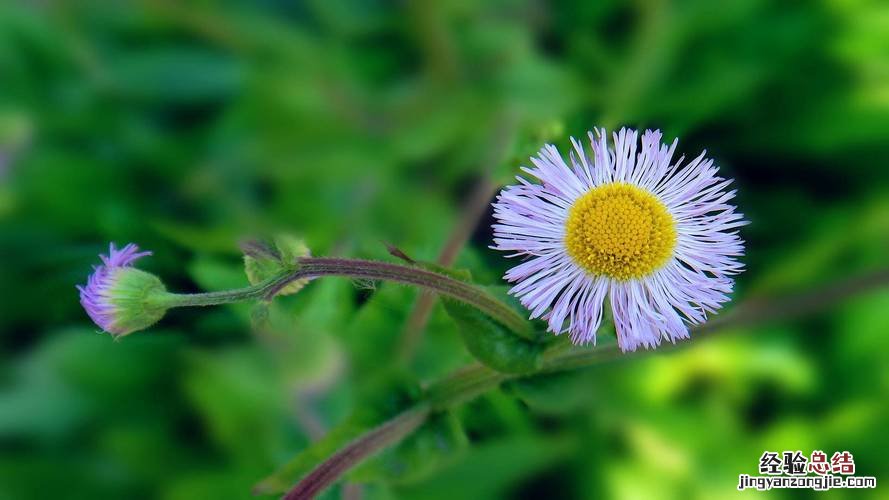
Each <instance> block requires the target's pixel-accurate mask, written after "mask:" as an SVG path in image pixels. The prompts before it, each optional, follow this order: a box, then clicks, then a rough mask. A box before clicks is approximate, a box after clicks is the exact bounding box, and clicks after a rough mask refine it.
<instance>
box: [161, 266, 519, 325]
mask: <svg viewBox="0 0 889 500" xmlns="http://www.w3.org/2000/svg"><path fill="white" fill-rule="evenodd" d="M298 266H299V267H297V268H296V269H294V270H293V271H290V272H288V273H285V274H281V275H279V276H275V277H273V278H271V279H269V280H267V281H264V282H262V283H259V284H257V285H254V286H249V287H245V288H239V289H236V290H226V291H221V292H209V293H195V294H169V295H168V296H167V298H166V299H165V302H166V304H165V305H167V306H168V307H191V306H209V305H218V304H228V303H232V302H241V301H244V300H250V299H259V298H266V299H270V298H272V297H274V296H275V294H276V293H278V292H279V291H280V290H281V289H282V288H284V287H286V286H287V285H288V284H289V283H291V282H293V281H296V280H299V279H304V278H318V277H322V276H342V277H346V278H353V279H369V280H385V281H394V282H396V283H402V284H405V285H413V286H417V287H420V288H423V289H426V290H430V291H433V292H436V293H440V294H443V295H447V296H449V297H452V298H454V299H457V300H459V301H461V302H465V303H466V304H469V305H471V306H473V307H475V308H477V309H479V310H480V311H482V312H484V313H485V314H487V315H488V316H490V317H491V318H493V319H495V320H497V321H499V322H500V323H502V324H503V325H504V326H506V327H507V328H509V329H510V330H512V331H513V332H515V333H516V334H518V335H520V336H522V337H525V338H528V339H530V338H532V335H533V332H532V331H531V325H530V324H529V322H528V321H526V320H525V318H523V317H522V316H521V315H519V314H518V313H517V312H516V311H515V310H513V309H512V308H510V307H509V306H507V305H506V304H504V303H503V302H501V301H499V300H497V299H496V298H495V297H494V296H493V295H491V294H490V293H488V292H487V291H485V290H483V289H481V288H479V287H477V286H475V285H472V284H469V283H466V282H463V281H460V280H457V279H454V278H451V277H449V276H445V275H443V274H439V273H436V272H433V271H428V270H426V269H423V268H420V267H415V266H408V265H403V264H392V263H388V262H377V261H371V260H360V259H337V258H316V257H312V258H304V259H300V260H299V261H298Z"/></svg>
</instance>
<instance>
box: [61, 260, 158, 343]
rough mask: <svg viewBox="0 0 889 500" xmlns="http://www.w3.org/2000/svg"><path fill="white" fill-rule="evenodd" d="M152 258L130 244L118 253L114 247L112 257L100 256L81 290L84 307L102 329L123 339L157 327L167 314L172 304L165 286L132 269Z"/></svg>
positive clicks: (152, 277) (155, 278)
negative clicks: (140, 262)
mask: <svg viewBox="0 0 889 500" xmlns="http://www.w3.org/2000/svg"><path fill="white" fill-rule="evenodd" d="M146 255H151V252H139V247H137V246H136V245H135V244H133V243H130V244H128V245H126V246H125V247H123V248H122V249H120V250H118V249H117V248H115V247H114V243H112V244H111V245H110V246H109V251H108V255H100V256H99V257H100V258H101V259H102V264H101V265H99V266H95V267H94V270H93V273H92V274H91V275H90V277H89V279H88V280H87V283H86V285H85V286H78V287H77V289H78V290H79V291H80V303H81V305H83V308H84V309H85V310H86V313H87V314H88V315H89V317H90V318H91V319H92V320H93V322H95V323H96V324H97V325H98V326H99V327H100V328H102V329H103V330H105V331H106V332H108V333H111V334H112V335H114V336H117V337H121V336H124V335H128V334H130V333H132V332H135V331H138V330H143V329H145V328H148V327H149V326H151V325H153V324H155V323H157V322H158V321H159V320H160V319H161V318H162V317H163V316H164V314H165V313H166V312H167V308H168V305H169V302H168V301H167V300H165V299H166V298H168V296H169V294H168V293H167V290H166V288H165V287H164V284H163V283H162V282H161V280H160V279H158V277H157V276H155V275H153V274H151V273H147V272H145V271H142V270H139V269H136V268H134V267H132V264H133V262H135V261H136V260H138V259H140V258H142V257H145V256H146Z"/></svg>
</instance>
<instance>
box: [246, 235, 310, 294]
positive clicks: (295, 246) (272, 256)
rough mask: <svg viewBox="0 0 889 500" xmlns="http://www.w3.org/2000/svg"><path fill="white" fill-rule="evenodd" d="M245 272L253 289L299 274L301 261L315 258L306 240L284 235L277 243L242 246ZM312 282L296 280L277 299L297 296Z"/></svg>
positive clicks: (249, 243) (256, 243)
mask: <svg viewBox="0 0 889 500" xmlns="http://www.w3.org/2000/svg"><path fill="white" fill-rule="evenodd" d="M242 250H243V251H244V271H245V272H246V273H247V280H248V281H249V282H250V284H251V285H256V284H258V283H261V282H263V281H266V280H268V279H271V278H274V277H275V276H278V275H280V274H283V273H287V272H290V271H293V270H295V269H296V268H297V267H298V266H299V259H301V258H302V257H308V256H309V255H311V253H310V251H309V247H307V246H306V244H305V242H303V240H301V239H299V238H297V237H295V236H293V235H289V234H280V235H278V236H276V237H275V238H274V243H273V244H269V243H266V242H259V241H250V242H247V243H245V244H243V245H242ZM308 282H309V279H308V278H303V279H298V280H294V281H292V282H290V283H288V284H287V286H285V287H284V288H282V289H281V290H280V291H279V292H278V293H277V295H291V294H294V293H296V292H298V291H300V289H302V287H304V286H305V285H306V283H308Z"/></svg>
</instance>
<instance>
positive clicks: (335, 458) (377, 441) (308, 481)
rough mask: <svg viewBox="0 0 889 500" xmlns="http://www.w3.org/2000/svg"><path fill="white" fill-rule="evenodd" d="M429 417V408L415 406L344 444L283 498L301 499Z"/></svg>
mask: <svg viewBox="0 0 889 500" xmlns="http://www.w3.org/2000/svg"><path fill="white" fill-rule="evenodd" d="M428 416H429V407H428V406H426V405H419V406H415V407H414V408H412V409H410V410H407V411H405V412H403V413H401V414H399V415H398V416H396V417H395V418H393V419H391V420H389V421H388V422H386V423H384V424H382V425H380V426H379V427H376V428H374V429H372V430H371V431H369V432H368V433H367V434H364V435H363V436H361V437H360V438H358V439H356V440H355V441H352V442H351V443H349V444H347V445H346V446H345V447H344V448H342V449H341V450H340V451H338V452H336V453H334V454H333V455H332V456H331V457H330V458H328V459H327V460H325V461H324V462H322V463H321V465H319V466H318V467H315V469H314V470H313V471H312V472H310V473H309V474H308V475H307V476H306V477H304V478H303V479H302V480H301V481H300V482H299V483H297V484H296V486H294V487H293V489H291V490H290V491H288V492H287V494H286V495H285V496H284V500H305V499H308V498H314V497H315V495H317V494H318V493H320V492H321V491H322V490H324V489H325V488H327V487H328V486H330V485H331V484H333V483H334V482H335V481H336V480H337V479H338V478H339V477H340V476H341V475H342V474H343V473H344V472H346V471H347V470H349V469H351V468H352V467H353V466H355V465H357V464H358V463H359V462H361V461H362V460H364V459H365V458H367V457H368V456H370V455H372V454H374V453H375V452H377V451H380V450H382V449H383V448H386V447H388V446H390V445H392V444H395V443H397V442H398V441H401V440H402V439H403V438H404V437H405V436H407V435H409V434H410V433H412V432H414V431H415V430H416V429H417V428H418V427H420V426H421V425H423V422H425V421H426V418H427V417H428Z"/></svg>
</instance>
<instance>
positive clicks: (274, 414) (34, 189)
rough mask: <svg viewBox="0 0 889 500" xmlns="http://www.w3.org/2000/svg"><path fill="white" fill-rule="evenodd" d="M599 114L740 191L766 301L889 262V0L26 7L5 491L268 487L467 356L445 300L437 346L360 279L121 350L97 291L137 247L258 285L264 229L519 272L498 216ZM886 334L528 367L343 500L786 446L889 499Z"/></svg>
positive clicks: (1, 267)
mask: <svg viewBox="0 0 889 500" xmlns="http://www.w3.org/2000/svg"><path fill="white" fill-rule="evenodd" d="M594 125H600V126H607V127H615V126H620V125H629V126H633V127H638V128H649V127H650V128H661V129H662V130H664V132H665V135H666V136H667V138H668V139H672V138H673V137H677V136H678V137H680V150H681V151H683V152H685V153H687V154H689V155H696V154H697V153H698V152H699V151H700V150H702V149H705V148H706V149H707V150H708V151H709V154H710V155H712V156H713V157H714V158H715V159H716V161H717V162H718V164H719V165H720V166H721V168H722V169H723V171H724V172H725V173H726V174H727V175H729V176H734V177H735V178H736V179H737V185H738V188H739V197H738V204H739V205H740V206H741V208H742V211H743V212H744V213H745V214H747V215H748V218H749V219H750V220H751V221H752V224H751V225H750V226H749V227H748V228H746V229H745V230H744V232H743V233H744V237H745V238H746V239H747V241H748V248H749V255H748V256H747V257H746V259H745V261H746V263H747V265H748V271H747V272H746V273H745V274H744V275H743V276H741V278H740V280H739V283H738V287H737V288H738V291H737V293H736V302H735V303H738V302H741V301H743V300H745V298H748V297H754V296H757V297H759V296H769V295H782V294H791V295H792V294H795V293H799V292H800V291H804V290H811V289H813V288H815V287H818V286H822V285H825V284H829V283H831V282H833V281H834V280H838V279H842V278H844V277H848V276H852V275H859V274H866V273H869V272H874V271H876V270H879V269H883V268H885V266H886V265H887V255H889V170H887V169H889V140H887V139H889V4H887V3H886V2H880V1H879V0H871V1H868V0H824V1H817V2H814V1H813V2H783V1H774V2H770V1H765V0H725V1H720V2H713V1H710V0H682V1H668V0H636V1H631V2H618V1H596V2H592V1H586V0H574V1H559V2H544V1H507V0H503V1H492V2H475V1H470V0H458V1H450V2H438V1H434V0H428V1H384V0H376V1H374V0H351V1H345V0H337V1H325V0H307V1H302V2H300V1H294V2H288V1H283V0H282V1H278V0H263V1H258V2H232V1H225V2H223V1H219V2H213V1H201V2H178V1H175V0H154V1H143V2H106V1H84V2H64V1H54V0H46V1H30V0H22V1H17V0H13V1H6V2H2V4H0V252H2V253H0V310H2V314H0V360H2V361H0V499H3V500H6V499H32V498H66V499H67V498H72V499H78V498H83V499H87V498H88V499H97V498H127V499H138V498H159V499H166V500H178V499H193V498H216V499H228V498H248V497H249V496H250V489H251V487H252V485H253V484H254V483H255V482H256V481H257V480H259V479H260V478H262V477H264V476H266V475H267V474H269V473H270V472H271V471H272V470H274V468H275V467H276V466H278V465H280V464H282V463H283V462H285V461H287V460H288V459H289V458H290V457H291V456H293V455H294V454H296V453H297V452H298V451H300V450H302V449H304V448H305V447H306V446H307V445H308V443H310V442H311V441H313V440H316V439H318V437H319V436H322V435H324V433H325V432H326V430H327V429H329V428H331V427H332V426H334V425H335V424H337V423H338V422H340V421H342V420H343V419H344V418H346V415H348V414H349V413H350V412H352V411H353V410H355V407H356V405H361V404H362V399H361V394H363V393H364V392H365V388H364V386H365V385H367V384H365V381H367V380H372V379H375V374H377V373H379V372H380V371H384V370H385V369H386V367H388V366H391V365H393V364H395V363H396V361H395V360H401V361H402V362H403V363H404V365H405V366H406V367H407V370H408V371H409V373H411V374H412V375H413V376H414V377H416V378H417V379H418V380H420V381H429V380H433V379H435V378H438V377H440V376H442V375H444V374H446V373H449V372H450V371H451V370H453V369H455V368H456V367H459V366H461V365H463V364H466V363H468V362H470V361H471V358H470V356H469V355H468V354H467V352H466V351H465V348H464V347H463V346H462V344H461V343H460V340H459V336H458V335H457V333H456V331H455V327H454V326H453V324H452V323H451V321H450V320H449V319H448V318H447V316H446V315H445V314H444V312H443V310H442V309H441V306H440V305H436V306H435V307H434V308H433V309H432V312H431V316H430V318H429V323H428V326H426V327H425V328H423V329H421V332H417V331H412V332H411V333H410V334H409V335H406V334H405V331H406V329H407V330H410V329H411V327H407V328H406V327H405V322H406V321H407V319H408V315H409V314H410V311H411V309H412V307H414V304H415V301H416V300H417V294H416V292H415V291H413V290H410V289H406V288H403V287H397V286H390V285H388V284H378V285H377V286H375V287H368V286H355V284H354V283H351V282H349V281H348V280H343V279H327V280H320V281H318V282H315V283H312V284H311V285H310V286H308V287H307V288H306V289H305V290H303V291H302V292H300V293H299V294H297V295H296V296H293V297H288V298H285V299H282V300H280V301H278V302H279V303H278V304H277V305H276V306H275V311H273V312H274V314H275V315H276V317H277V318H278V324H281V325H285V327H282V328H280V329H279V331H276V332H266V333H265V335H258V334H256V333H252V332H251V323H250V308H249V306H245V305H242V306H227V307H219V308H211V309H204V310H182V311H179V310H177V311H174V312H172V313H171V314H170V315H168V317H167V318H166V319H165V320H163V321H162V322H161V323H160V324H159V325H157V326H155V327H154V328H152V329H150V330H149V331H146V332H142V333H138V334H135V335H133V336H130V337H127V338H125V339H122V340H120V341H117V342H115V341H114V340H113V339H112V338H111V337H110V336H108V335H105V334H100V333H98V332H97V328H96V327H95V326H94V325H92V324H91V323H90V322H89V321H88V318H87V317H86V315H85V314H84V313H83V311H82V310H81V309H80V307H79V304H78V302H77V294H76V291H75V289H74V285H75V284H77V283H81V282H83V281H84V280H85V278H86V276H87V274H88V273H89V271H90V265H91V264H94V263H96V262H97V257H96V255H97V254H98V253H99V252H101V251H103V250H105V248H106V245H107V242H109V241H115V242H118V243H121V244H123V243H126V242H130V241H133V242H137V243H138V244H140V245H141V246H142V247H144V248H148V249H151V250H153V251H154V256H153V257H151V258H149V259H146V260H145V261H144V265H143V267H144V268H145V269H147V270H150V271H152V272H154V273H156V274H158V275H159V276H161V277H162V278H163V279H164V280H165V282H166V283H167V284H168V286H169V287H170V288H172V289H175V290H179V291H199V290H216V289H223V288H226V287H236V286H242V285H244V284H245V283H246V279H245V277H244V275H243V268H242V265H241V260H240V254H239V252H238V249H237V243H238V241H239V240H240V239H242V238H243V237H245V236H250V235H264V234H272V233H274V232H276V231H281V230H286V231H291V232H294V233H296V234H299V235H302V236H303V237H304V238H305V240H306V241H307V243H308V244H309V246H310V247H311V248H312V250H313V253H314V254H316V255H340V256H351V257H365V258H377V259H391V257H390V256H388V255H387V253H386V248H385V246H384V245H383V243H382V242H383V241H385V242H389V243H392V244H394V245H396V246H398V247H399V248H401V249H402V250H403V251H405V252H406V253H408V254H410V255H412V256H413V257H415V258H421V259H427V260H436V259H438V258H439V257H441V255H442V252H443V251H444V253H445V254H450V255H454V256H456V261H455V262H454V263H453V265H454V266H456V267H461V268H467V269H470V270H471V271H472V272H473V274H474V277H475V278H476V280H478V281H479V282H481V283H497V282H498V280H499V277H500V276H501V275H502V273H503V271H504V270H505V269H506V267H507V264H508V262H507V261H506V260H505V259H503V258H502V256H500V255H497V254H495V252H493V251H492V250H489V249H488V248H487V246H488V245H489V244H490V236H491V235H490V229H489V224H490V213H489V210H488V209H487V207H486V205H487V203H486V202H487V201H488V200H489V199H490V198H491V196H492V195H493V193H494V190H495V189H496V186H498V185H502V184H504V183H507V182H510V180H511V179H512V176H514V175H515V174H516V173H517V172H518V168H519V166H520V165H521V164H523V163H524V164H527V163H528V162H527V158H528V156H529V155H530V154H532V153H533V152H534V151H535V150H536V149H537V148H538V147H539V146H540V145H542V144H543V143H544V142H553V143H555V144H557V145H559V146H560V147H564V146H565V145H566V144H568V140H567V138H568V136H569V135H574V136H577V137H583V136H584V135H585V131H586V130H588V129H589V128H591V127H592V126H594ZM479 200H482V202H483V203H481V204H480V203H479ZM445 249H447V250H446V251H445ZM448 257H449V255H445V260H448ZM364 285H366V284H364ZM414 330H416V329H414ZM887 334H889V290H887V289H886V288H883V289H882V290H880V291H875V292H871V293H867V294H862V295H860V296H857V297H855V298H852V299H850V300H846V301H842V302H838V303H836V304H829V306H828V307H824V308H819V309H818V310H816V311H810V312H809V314H807V315H805V316H804V317H801V318H799V319H794V320H792V321H784V322H771V323H768V324H763V325H759V326H756V327H749V328H738V329H735V330H734V331H733V332H732V334H731V335H724V336H720V337H718V338H712V339H706V340H703V339H702V340H701V341H700V342H699V343H694V344H693V345H691V346H689V347H688V348H686V349H683V350H678V351H676V352H669V353H658V354H655V355H652V356H644V357H639V358H626V359H622V360H620V361H619V362H616V363H611V364H606V365H601V366H598V367H596V368H594V369H589V370H586V371H583V372H580V373H575V374H568V375H562V376H558V377H550V378H547V379H545V380H536V381H533V382H528V383H513V384H508V385H506V386H504V387H503V388H501V389H500V390H497V391H494V392H492V393H489V394H487V395H485V396H483V397H481V398H479V399H477V400H475V401H473V402H471V403H468V404H466V405H464V406H462V407H460V408H458V409H457V410H456V411H455V412H454V415H453V416H452V421H451V422H449V424H448V426H450V427H449V429H450V430H449V432H456V433H457V435H458V438H456V439H453V440H451V441H447V440H443V441H442V442H443V443H444V444H443V445H442V444H441V443H439V445H440V446H437V445H435V444H434V443H435V440H433V445H430V446H429V447H428V448H429V449H425V451H424V452H423V453H419V454H417V455H410V456H408V457H407V458H404V457H401V461H400V462H399V457H397V456H394V455H393V453H394V452H393V453H389V454H388V455H387V457H388V458H387V459H385V460H378V461H377V462H375V463H372V464H370V466H367V467H364V468H363V469H362V470H361V471H359V473H356V474H355V475H354V476H352V477H351V478H350V479H349V481H348V482H347V484H346V485H345V486H343V485H338V486H337V487H335V488H333V489H331V490H330V491H328V492H327V493H326V496H325V498H340V497H344V498H349V499H352V500H355V499H359V498H364V499H395V498H398V499H453V498H460V499H461V500H472V499H490V498H510V499H531V498H549V499H585V498H600V497H606V498H621V499H634V498H639V499H657V498H721V497H733V496H735V495H737V494H738V493H737V492H736V491H735V488H736V486H737V480H738V474H739V473H750V474H755V473H757V468H758V458H759V456H760V455H761V454H762V452H763V451H765V450H772V451H782V450H802V451H803V452H804V453H806V454H808V453H809V452H810V451H811V450H812V449H823V450H825V451H826V452H828V455H829V454H830V453H832V452H833V451H835V450H849V451H850V452H852V453H853V455H854V457H855V460H856V464H857V467H858V470H857V472H858V474H860V475H873V476H876V477H877V479H878V488H877V489H876V490H870V491H865V492H854V493H856V495H855V496H856V498H858V497H861V498H886V490H885V488H886V487H887V485H885V484H882V483H883V482H885V481H886V480H889V476H887V475H886V471H887V468H889V456H887V455H886V452H887V450H889V432H887V429H886V422H887V421H889V363H887V356H889V335H887ZM406 339H407V340H406ZM449 436H450V437H453V435H451V434H449ZM393 457H394V458H393ZM384 458H385V457H384ZM393 464H394V465H393ZM745 494H746V495H756V494H757V493H752V492H746V493H745ZM771 495H772V496H776V497H778V496H784V497H787V498H791V497H793V498H796V497H804V496H811V495H814V493H811V492H808V493H807V492H805V491H802V492H789V493H788V492H780V491H779V492H772V493H771ZM844 495H845V493H844V492H838V493H836V496H844Z"/></svg>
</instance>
